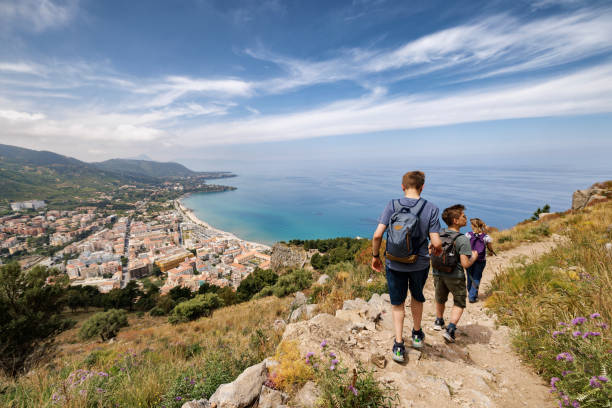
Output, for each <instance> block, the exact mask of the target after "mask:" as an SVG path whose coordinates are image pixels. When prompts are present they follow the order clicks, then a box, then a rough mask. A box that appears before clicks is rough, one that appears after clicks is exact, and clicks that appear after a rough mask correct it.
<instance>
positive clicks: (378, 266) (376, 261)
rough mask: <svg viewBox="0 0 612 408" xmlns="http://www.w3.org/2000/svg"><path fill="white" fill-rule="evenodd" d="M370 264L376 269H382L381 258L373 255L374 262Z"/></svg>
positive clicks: (377, 270) (378, 270)
mask: <svg viewBox="0 0 612 408" xmlns="http://www.w3.org/2000/svg"><path fill="white" fill-rule="evenodd" d="M370 266H371V267H372V269H373V270H374V271H376V272H380V271H381V270H382V262H381V261H380V258H374V257H372V264H371V265H370Z"/></svg>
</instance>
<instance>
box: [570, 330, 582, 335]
mask: <svg viewBox="0 0 612 408" xmlns="http://www.w3.org/2000/svg"><path fill="white" fill-rule="evenodd" d="M581 335H582V333H580V332H579V331H578V330H576V331H575V332H573V333H572V336H574V337H580V336H581Z"/></svg>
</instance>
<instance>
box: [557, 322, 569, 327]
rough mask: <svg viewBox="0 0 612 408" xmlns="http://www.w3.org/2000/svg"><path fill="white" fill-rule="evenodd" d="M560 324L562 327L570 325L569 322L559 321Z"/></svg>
mask: <svg viewBox="0 0 612 408" xmlns="http://www.w3.org/2000/svg"><path fill="white" fill-rule="evenodd" d="M559 326H561V327H565V326H569V324H567V323H565V322H559Z"/></svg>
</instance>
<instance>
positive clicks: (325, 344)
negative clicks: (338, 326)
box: [321, 340, 327, 348]
mask: <svg viewBox="0 0 612 408" xmlns="http://www.w3.org/2000/svg"><path fill="white" fill-rule="evenodd" d="M325 346H327V340H323V341H322V342H321V347H322V348H325Z"/></svg>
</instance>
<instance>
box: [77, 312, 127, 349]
mask: <svg viewBox="0 0 612 408" xmlns="http://www.w3.org/2000/svg"><path fill="white" fill-rule="evenodd" d="M127 326H128V320H127V313H126V312H125V310H117V309H111V310H109V311H108V312H98V313H96V314H95V315H93V316H91V317H90V318H89V319H87V321H86V322H85V323H84V324H83V326H82V327H81V330H80V331H79V335H80V336H81V338H82V339H84V340H86V339H90V338H92V337H95V336H100V338H101V339H102V341H106V340H108V339H111V338H113V337H115V336H117V333H119V330H120V329H121V328H122V327H127Z"/></svg>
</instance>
